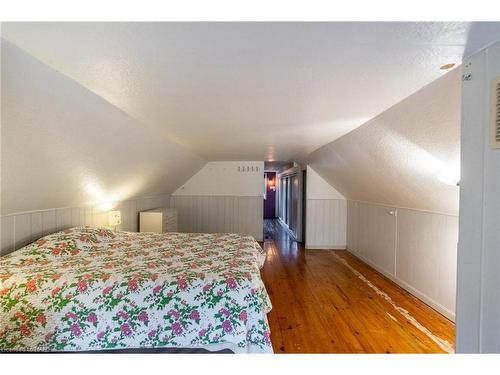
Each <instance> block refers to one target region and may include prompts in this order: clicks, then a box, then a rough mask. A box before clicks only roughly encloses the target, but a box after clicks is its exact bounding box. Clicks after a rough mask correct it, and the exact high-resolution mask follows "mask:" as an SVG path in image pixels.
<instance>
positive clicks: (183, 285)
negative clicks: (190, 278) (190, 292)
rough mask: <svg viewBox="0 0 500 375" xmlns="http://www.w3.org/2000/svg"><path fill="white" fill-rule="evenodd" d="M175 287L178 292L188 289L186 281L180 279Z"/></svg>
mask: <svg viewBox="0 0 500 375" xmlns="http://www.w3.org/2000/svg"><path fill="white" fill-rule="evenodd" d="M177 286H178V287H179V289H180V290H184V289H186V288H187V287H188V283H187V281H186V279H185V278H183V277H182V278H180V279H179V280H178V281H177Z"/></svg>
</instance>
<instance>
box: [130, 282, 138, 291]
mask: <svg viewBox="0 0 500 375" xmlns="http://www.w3.org/2000/svg"><path fill="white" fill-rule="evenodd" d="M128 288H129V289H130V291H132V292H135V291H136V290H137V288H138V285H137V281H136V280H130V281H129V282H128Z"/></svg>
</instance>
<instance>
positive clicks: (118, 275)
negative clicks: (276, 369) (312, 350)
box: [0, 227, 272, 353]
mask: <svg viewBox="0 0 500 375" xmlns="http://www.w3.org/2000/svg"><path fill="white" fill-rule="evenodd" d="M264 261H265V253H264V252H263V250H262V249H261V247H260V246H259V244H258V243H257V242H256V241H255V240H254V239H253V237H251V236H246V235H240V234H194V233H162V234H153V233H132V232H114V231H111V230H108V229H103V228H97V229H93V228H88V227H78V228H71V229H68V230H65V231H62V232H58V233H54V234H51V235H48V236H46V237H43V238H41V239H39V240H38V241H36V242H33V243H32V244H30V245H28V246H26V247H24V248H22V249H19V250H17V251H15V252H13V253H11V254H9V255H7V256H4V257H2V258H0V350H1V351H30V352H58V351H62V352H68V351H70V352H74V351H104V350H105V351H109V350H117V351H119V350H124V349H125V350H129V349H145V350H147V349H148V348H149V349H158V348H183V349H193V350H195V351H196V350H200V349H203V350H208V351H221V350H225V351H227V350H230V351H232V352H235V353H272V346H271V341H270V332H269V325H268V322H267V313H268V312H269V311H270V310H271V303H270V300H269V296H268V294H267V292H266V289H265V286H264V284H263V282H262V279H261V277H260V268H261V267H262V266H263V264H264Z"/></svg>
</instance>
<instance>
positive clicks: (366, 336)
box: [262, 220, 455, 353]
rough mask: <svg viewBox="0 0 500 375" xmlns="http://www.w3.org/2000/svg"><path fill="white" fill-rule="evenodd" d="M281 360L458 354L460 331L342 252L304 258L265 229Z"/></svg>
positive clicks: (279, 233) (268, 224) (278, 232)
mask: <svg viewBox="0 0 500 375" xmlns="http://www.w3.org/2000/svg"><path fill="white" fill-rule="evenodd" d="M263 246H264V249H265V250H266V251H267V254H268V255H267V260H266V264H265V265H264V268H263V270H262V278H263V280H264V283H265V285H266V288H267V290H268V292H269V295H270V298H271V301H272V304H273V309H272V311H271V312H270V313H269V315H268V319H269V324H270V326H271V340H272V343H273V348H274V351H275V353H445V352H453V348H454V341H455V333H454V329H455V326H454V324H453V323H452V322H451V321H449V320H448V319H446V318H445V317H443V316H442V315H440V314H438V313H437V312H435V311H434V310H433V309H431V308H430V307H428V306H427V305H426V304H424V303H423V302H421V301H420V300H418V299H417V298H415V297H413V296H412V295H411V294H409V293H408V292H406V291H405V290H403V289H402V288H400V287H399V286H397V285H396V284H394V283H393V282H392V281H390V280H388V279H387V278H385V277H384V276H382V275H381V274H380V273H378V272H376V271H375V270H374V269H372V268H371V267H369V266H367V265H366V264H364V263H363V262H361V261H359V260H358V259H357V258H355V257H354V256H352V255H351V254H350V253H348V252H346V251H343V250H335V251H334V250H304V248H303V246H302V244H300V243H297V242H295V241H293V240H292V239H291V237H290V236H289V234H288V233H287V232H286V231H285V230H284V228H283V227H282V226H281V225H280V223H279V222H278V220H265V221H264V245H263Z"/></svg>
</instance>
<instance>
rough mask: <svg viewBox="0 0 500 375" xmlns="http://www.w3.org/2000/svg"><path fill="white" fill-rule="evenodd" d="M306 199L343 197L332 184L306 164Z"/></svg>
mask: <svg viewBox="0 0 500 375" xmlns="http://www.w3.org/2000/svg"><path fill="white" fill-rule="evenodd" d="M306 187H307V188H306V195H307V199H344V200H345V197H344V196H343V195H342V194H340V193H339V192H338V191H337V190H336V189H335V188H334V187H333V186H332V185H330V184H329V183H328V182H326V181H325V179H324V178H323V177H321V176H320V175H319V174H318V173H317V172H316V171H315V170H314V169H313V168H311V166H309V165H308V166H307V181H306Z"/></svg>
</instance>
